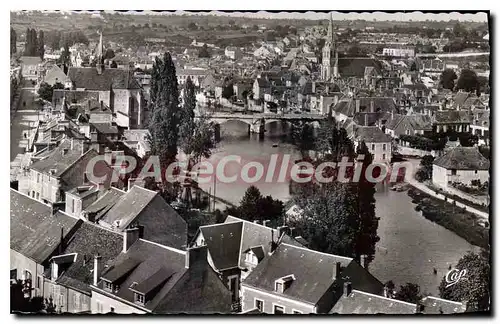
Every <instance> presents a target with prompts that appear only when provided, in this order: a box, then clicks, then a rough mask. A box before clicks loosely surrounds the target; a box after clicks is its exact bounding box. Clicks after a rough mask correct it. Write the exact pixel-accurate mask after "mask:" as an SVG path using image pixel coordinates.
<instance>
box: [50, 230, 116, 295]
mask: <svg viewBox="0 0 500 324" xmlns="http://www.w3.org/2000/svg"><path fill="white" fill-rule="evenodd" d="M122 249H123V235H121V234H118V233H115V232H112V231H109V230H106V229H104V228H102V227H100V226H98V225H95V224H93V223H88V222H85V223H83V224H82V225H81V226H80V228H79V229H78V230H77V231H76V232H75V234H74V235H73V236H72V237H71V238H70V239H69V241H68V243H67V244H66V248H65V249H64V251H63V254H67V253H77V257H76V261H75V262H74V263H72V264H71V265H70V266H69V267H68V268H67V269H66V270H65V271H64V272H63V273H62V274H61V275H60V276H59V278H58V279H57V283H59V284H61V285H64V286H69V287H71V288H74V289H77V290H79V291H82V292H86V293H90V287H89V285H91V284H92V282H93V278H94V277H93V272H92V270H93V269H94V256H95V255H96V254H99V255H100V256H101V258H102V262H103V265H105V264H107V263H108V262H110V261H111V260H112V259H114V258H115V257H116V256H118V254H120V252H121V251H122Z"/></svg>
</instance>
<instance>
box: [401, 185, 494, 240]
mask: <svg viewBox="0 0 500 324" xmlns="http://www.w3.org/2000/svg"><path fill="white" fill-rule="evenodd" d="M408 196H410V197H411V198H412V199H413V200H412V202H413V203H415V204H417V205H416V206H415V210H417V211H421V212H422V215H423V216H424V217H425V218H427V219H428V220H430V221H432V222H435V223H436V224H439V225H441V226H443V227H444V228H446V229H448V230H450V231H452V232H454V233H455V234H457V235H458V236H460V237H462V238H463V239H465V240H466V241H467V242H469V243H470V244H473V245H476V246H479V247H481V248H485V249H489V247H488V245H489V230H490V229H489V224H488V223H487V222H486V223H484V222H483V221H482V219H481V218H480V217H478V216H477V215H475V214H473V213H471V212H468V211H467V210H465V209H464V208H463V207H460V206H457V205H456V204H451V203H448V202H447V201H443V200H441V199H438V198H435V197H433V196H431V195H429V194H427V193H424V192H423V191H421V190H419V189H417V188H415V187H413V186H412V188H411V189H409V190H408ZM481 224H483V225H481Z"/></svg>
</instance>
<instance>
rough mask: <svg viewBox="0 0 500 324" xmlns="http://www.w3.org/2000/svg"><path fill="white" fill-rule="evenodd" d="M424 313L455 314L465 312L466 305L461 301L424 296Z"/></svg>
mask: <svg viewBox="0 0 500 324" xmlns="http://www.w3.org/2000/svg"><path fill="white" fill-rule="evenodd" d="M420 303H421V304H422V305H423V306H424V309H423V313H424V314H454V313H463V312H465V310H466V309H465V305H464V304H462V303H459V302H455V301H451V300H446V299H441V298H437V297H433V296H428V297H425V298H422V300H421V301H420Z"/></svg>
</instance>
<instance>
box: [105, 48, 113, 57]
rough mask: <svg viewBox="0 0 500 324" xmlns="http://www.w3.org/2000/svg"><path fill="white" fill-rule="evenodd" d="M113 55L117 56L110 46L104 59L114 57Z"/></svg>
mask: <svg viewBox="0 0 500 324" xmlns="http://www.w3.org/2000/svg"><path fill="white" fill-rule="evenodd" d="M113 57H115V52H114V51H113V50H112V49H111V48H108V49H107V50H106V52H105V53H104V57H103V59H105V60H110V59H112V58H113Z"/></svg>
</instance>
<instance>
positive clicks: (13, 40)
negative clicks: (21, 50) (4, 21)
mask: <svg viewBox="0 0 500 324" xmlns="http://www.w3.org/2000/svg"><path fill="white" fill-rule="evenodd" d="M16 42H17V34H16V31H15V30H14V28H12V27H10V54H11V55H12V54H14V53H16V52H17V46H16Z"/></svg>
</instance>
